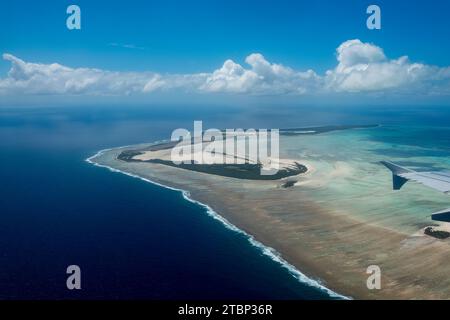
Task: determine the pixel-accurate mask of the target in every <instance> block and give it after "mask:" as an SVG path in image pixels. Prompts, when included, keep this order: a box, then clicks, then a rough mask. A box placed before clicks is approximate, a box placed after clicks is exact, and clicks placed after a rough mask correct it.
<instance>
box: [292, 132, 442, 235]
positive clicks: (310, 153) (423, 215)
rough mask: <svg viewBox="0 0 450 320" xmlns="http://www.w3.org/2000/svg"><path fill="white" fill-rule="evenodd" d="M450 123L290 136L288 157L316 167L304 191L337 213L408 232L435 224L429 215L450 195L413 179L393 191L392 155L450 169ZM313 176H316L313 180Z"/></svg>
mask: <svg viewBox="0 0 450 320" xmlns="http://www.w3.org/2000/svg"><path fill="white" fill-rule="evenodd" d="M449 146H450V128H448V127H438V126H436V127H432V126H401V125H386V126H380V127H377V128H371V129H355V130H346V131H336V132H330V133H326V134H322V135H316V136H300V137H292V138H288V139H287V140H286V144H285V147H286V149H287V153H288V155H289V156H293V157H294V156H295V157H299V158H300V159H305V160H307V161H308V162H310V163H311V164H312V166H313V167H314V168H315V172H313V173H312V174H311V175H310V177H308V179H305V181H304V182H303V184H302V183H301V184H302V186H303V188H302V192H304V193H305V194H306V195H308V196H309V197H311V198H313V199H315V201H317V202H318V203H322V204H323V205H324V206H327V207H329V208H331V209H333V210H335V211H336V212H340V213H343V214H352V215H356V216H358V217H360V218H363V219H364V220H366V221H370V222H372V223H376V224H380V225H382V226H385V227H390V228H394V229H397V230H401V231H403V232H408V233H410V232H416V231H417V230H418V229H419V227H420V226H423V225H424V224H430V223H431V220H430V218H429V215H430V214H431V213H433V212H436V211H439V210H442V209H445V208H448V207H449V206H450V197H448V196H447V195H445V194H442V193H439V192H437V191H435V190H433V189H429V188H427V187H425V186H422V185H420V184H416V183H413V182H410V183H408V184H406V185H405V186H404V187H403V188H402V190H400V191H393V190H392V178H391V173H390V171H389V170H387V169H386V168H385V167H384V166H382V165H381V164H380V163H379V162H380V161H381V160H391V161H394V162H397V163H399V164H401V165H404V166H408V167H411V168H413V169H416V170H448V171H450V157H449V156H450V148H449ZM308 180H311V181H308Z"/></svg>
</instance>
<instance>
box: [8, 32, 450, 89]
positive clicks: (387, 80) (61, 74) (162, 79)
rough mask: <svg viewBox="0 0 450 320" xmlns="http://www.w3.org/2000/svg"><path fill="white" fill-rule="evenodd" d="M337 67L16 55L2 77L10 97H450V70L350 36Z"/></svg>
mask: <svg viewBox="0 0 450 320" xmlns="http://www.w3.org/2000/svg"><path fill="white" fill-rule="evenodd" d="M336 57H337V65H336V67H335V68H334V69H332V70H328V71H327V72H326V73H325V74H324V75H322V76H321V75H318V74H317V73H316V72H314V71H313V70H307V71H297V70H294V69H292V68H289V67H287V66H283V65H281V64H276V63H272V62H269V61H267V60H266V59H265V57H264V56H263V55H261V54H259V53H253V54H251V55H249V56H248V57H247V58H246V59H245V62H246V64H247V65H248V66H242V65H240V64H238V63H236V62H234V61H232V60H226V61H225V62H224V64H223V65H222V67H221V68H219V69H217V70H214V71H212V72H205V73H197V74H165V75H163V74H159V73H154V72H113V71H106V70H101V69H94V68H70V67H66V66H63V65H60V64H57V63H53V64H42V63H30V62H25V61H23V60H21V59H19V58H17V57H15V56H13V55H11V54H3V59H5V60H7V61H9V62H11V69H10V70H9V72H8V75H7V77H4V78H0V94H4V95H5V94H6V95H8V94H9V95H22V94H24V95H27V94H28V95H33V94H48V95H132V94H151V93H152V92H155V91H172V90H182V91H185V92H194V93H195V92H197V93H228V94H253V95H254V94H256V95H261V94H265V95H302V94H310V95H326V94H333V93H340V94H345V93H346V92H352V93H353V92H360V93H364V92H382V93H393V94H395V93H407V94H408V93H411V94H422V95H430V94H432V95H450V68H449V67H446V68H441V67H437V66H431V65H426V64H422V63H413V62H410V61H409V59H408V57H406V56H403V57H400V58H397V59H389V58H388V57H387V56H386V55H385V53H384V51H383V49H382V48H380V47H378V46H375V45H373V44H370V43H363V42H361V41H360V40H348V41H345V42H344V43H342V44H341V45H340V46H339V47H338V48H337V50H336Z"/></svg>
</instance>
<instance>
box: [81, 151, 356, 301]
mask: <svg viewBox="0 0 450 320" xmlns="http://www.w3.org/2000/svg"><path fill="white" fill-rule="evenodd" d="M127 147H130V146H129V145H127V146H121V147H115V148H107V149H102V150H100V151H98V152H97V153H96V154H94V155H93V156H91V157H88V158H86V159H85V161H86V162H87V163H89V164H92V165H94V166H96V167H101V168H106V169H108V170H109V171H111V172H115V173H121V174H124V175H127V176H129V177H132V178H136V179H139V180H143V181H145V182H148V183H151V184H153V185H156V186H159V187H162V188H165V189H169V190H172V191H177V192H180V193H181V194H182V196H183V198H184V199H185V200H186V201H189V202H191V203H194V204H196V205H198V206H200V207H202V208H203V209H205V210H206V214H207V215H208V216H210V217H211V218H213V219H214V220H217V221H219V222H220V223H221V224H222V225H223V226H224V227H225V228H227V229H228V230H230V231H233V232H236V233H239V234H242V235H244V236H245V237H246V239H247V240H248V242H249V243H250V245H252V246H253V247H256V248H257V249H258V250H260V251H261V253H262V254H263V255H265V256H267V257H268V258H270V259H271V260H272V261H274V262H276V263H278V264H279V265H280V266H281V267H282V268H284V269H286V270H287V271H288V272H289V274H290V275H291V276H292V277H294V278H295V279H296V280H297V281H299V282H300V283H302V284H306V285H308V286H310V287H313V288H316V289H318V290H321V291H323V292H325V293H326V294H328V296H329V297H330V298H331V299H342V300H350V299H352V298H351V297H349V296H346V295H342V294H340V293H338V292H335V291H333V290H331V289H330V288H328V287H326V286H325V285H323V284H322V283H321V281H322V280H321V279H318V280H317V279H314V278H312V277H308V276H307V275H305V274H304V273H303V272H301V271H300V270H299V269H298V268H297V267H295V266H294V265H292V264H291V263H289V262H288V261H286V260H285V259H284V258H283V256H282V254H281V253H280V252H278V251H277V250H276V249H274V248H272V247H270V246H268V245H265V244H263V243H262V242H260V241H258V240H256V239H255V237H254V236H253V235H251V234H249V233H247V232H246V231H244V230H243V229H241V228H239V227H237V226H236V225H234V224H233V223H231V222H230V221H228V220H227V219H226V218H225V217H223V216H222V215H220V214H219V213H218V212H216V211H214V210H213V209H212V208H211V207H210V206H209V205H208V204H206V203H202V202H200V201H198V200H195V199H193V198H191V194H190V192H189V191H188V190H183V189H179V188H175V187H171V186H168V185H164V184H162V183H159V182H156V181H152V180H150V179H147V178H144V177H141V176H139V175H136V174H132V173H129V172H126V171H122V170H119V169H116V168H113V167H110V166H107V165H103V164H99V163H97V162H95V161H93V159H95V158H97V157H99V156H101V155H102V154H103V153H105V152H107V151H111V150H116V149H123V148H127Z"/></svg>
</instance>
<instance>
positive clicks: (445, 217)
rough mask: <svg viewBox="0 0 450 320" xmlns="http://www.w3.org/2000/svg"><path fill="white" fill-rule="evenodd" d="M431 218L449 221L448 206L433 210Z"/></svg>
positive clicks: (449, 211) (449, 212) (449, 210)
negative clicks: (440, 209)
mask: <svg viewBox="0 0 450 320" xmlns="http://www.w3.org/2000/svg"><path fill="white" fill-rule="evenodd" d="M431 220H434V221H442V222H450V208H449V209H445V210H442V211H439V212H435V213H433V214H432V215H431Z"/></svg>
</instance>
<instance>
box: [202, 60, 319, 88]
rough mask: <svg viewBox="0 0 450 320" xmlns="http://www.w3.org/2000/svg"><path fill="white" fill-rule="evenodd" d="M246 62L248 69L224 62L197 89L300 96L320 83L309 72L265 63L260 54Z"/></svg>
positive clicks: (230, 62)
mask: <svg viewBox="0 0 450 320" xmlns="http://www.w3.org/2000/svg"><path fill="white" fill-rule="evenodd" d="M245 62H246V63H247V64H248V65H250V67H251V68H250V69H245V68H244V67H242V66H241V65H240V64H237V63H235V62H233V61H232V60H227V61H225V63H224V64H223V66H222V68H220V69H218V70H215V71H214V72H213V73H212V74H211V75H210V76H208V77H207V79H206V82H205V83H204V84H203V85H202V86H201V88H200V89H202V90H205V91H211V92H234V93H256V94H302V93H305V92H307V91H308V90H310V89H312V88H313V87H316V86H318V83H319V82H320V77H319V76H317V75H316V73H315V72H313V71H312V70H309V71H306V72H298V71H294V70H292V69H291V68H288V67H285V66H282V65H280V64H274V63H270V62H268V61H267V60H266V59H265V58H264V56H263V55H262V54H259V53H253V54H251V55H249V56H248V57H247V58H246V59H245Z"/></svg>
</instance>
